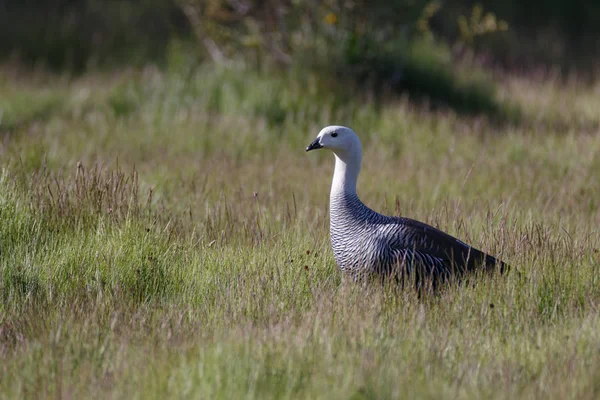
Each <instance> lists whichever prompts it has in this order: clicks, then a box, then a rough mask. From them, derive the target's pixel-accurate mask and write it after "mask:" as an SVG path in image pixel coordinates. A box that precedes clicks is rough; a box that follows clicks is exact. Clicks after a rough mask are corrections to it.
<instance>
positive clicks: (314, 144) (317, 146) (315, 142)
mask: <svg viewBox="0 0 600 400" xmlns="http://www.w3.org/2000/svg"><path fill="white" fill-rule="evenodd" d="M321 147H323V146H321V143H319V138H316V139H315V140H313V142H312V143H311V144H309V145H308V147H307V148H306V151H311V150H315V149H320V148H321Z"/></svg>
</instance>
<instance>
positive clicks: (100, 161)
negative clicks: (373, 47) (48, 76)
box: [0, 67, 600, 399]
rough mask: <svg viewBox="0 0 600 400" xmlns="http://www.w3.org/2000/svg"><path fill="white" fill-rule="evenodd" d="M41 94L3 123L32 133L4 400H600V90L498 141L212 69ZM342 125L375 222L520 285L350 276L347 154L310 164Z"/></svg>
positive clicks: (1, 259)
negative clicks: (464, 251) (42, 107)
mask: <svg viewBox="0 0 600 400" xmlns="http://www.w3.org/2000/svg"><path fill="white" fill-rule="evenodd" d="M20 84H21V83H20V82H19V80H18V79H16V80H2V86H3V88H6V92H4V93H8V94H7V95H6V96H5V97H3V99H2V101H3V103H2V104H6V105H5V106H4V107H5V108H7V109H9V108H10V109H11V110H13V111H11V113H12V117H11V118H13V120H15V121H24V122H25V123H23V124H18V125H14V126H13V128H11V129H10V130H7V131H3V130H1V129H0V132H1V133H0V135H2V137H0V160H1V161H0V162H1V164H0V167H1V168H2V172H1V173H0V277H1V282H0V298H1V299H2V302H1V305H0V357H1V359H2V367H1V368H0V374H2V375H1V376H0V393H2V396H5V397H23V396H33V397H40V396H46V397H82V396H85V397H98V396H101V397H115V398H131V397H139V398H152V397H156V398H164V397H194V398H215V397H216V398H242V397H248V398H261V399H262V398H311V399H312V398H340V399H342V398H344V399H346V398H365V399H366V398H388V397H396V398H398V397H406V398H413V397H423V398H440V397H444V398H450V397H451V398H455V397H460V398H484V397H494V398H514V397H530V396H533V397H545V398H547V397H555V398H595V397H596V395H597V393H598V390H600V387H599V386H598V384H597V383H596V382H598V379H597V378H598V370H599V367H600V357H599V355H598V354H599V353H598V351H597V349H598V345H599V344H600V336H599V333H598V332H600V329H599V328H600V318H599V315H598V311H597V310H598V304H599V300H600V270H599V269H598V264H599V263H600V254H599V249H600V233H599V232H598V226H599V223H600V212H599V210H598V199H600V181H599V180H598V177H597V174H598V171H599V167H600V158H599V156H598V154H599V150H600V136H598V130H597V128H593V127H594V126H595V125H594V124H595V123H596V122H597V121H598V118H600V117H599V115H600V114H598V112H594V111H593V110H594V108H593V107H592V106H589V107H588V106H586V104H588V103H587V102H586V101H584V100H582V99H589V104H594V97H593V96H592V95H591V94H590V93H591V92H588V91H587V90H584V89H581V88H577V89H576V88H575V87H567V88H566V89H565V91H564V92H562V91H561V90H562V89H561V88H560V87H559V86H558V85H557V84H555V83H553V82H551V83H538V84H536V85H527V86H525V85H514V84H507V85H506V87H505V88H504V90H505V93H504V95H505V96H511V97H513V98H515V99H519V101H521V102H523V103H526V99H537V98H538V96H536V93H543V94H544V99H538V100H537V101H538V103H535V102H529V103H527V104H526V105H524V106H523V109H524V113H523V115H524V117H523V118H524V121H523V123H522V124H518V125H514V124H513V125H510V124H507V125H505V126H498V125H496V124H494V123H491V122H487V121H486V120H485V119H483V118H478V117H472V118H468V119H464V118H460V117H458V116H457V115H456V114H454V113H452V112H450V111H438V112H430V111H427V110H426V109H424V108H423V107H421V106H418V107H417V106H413V105H411V104H410V103H409V102H408V101H406V99H398V100H394V101H390V102H388V103H386V104H385V105H383V104H375V103H374V102H373V101H372V100H370V97H369V96H368V95H367V94H365V95H364V96H362V97H361V96H358V97H356V98H350V97H347V93H343V94H340V93H333V92H325V91H323V89H322V87H320V86H319V85H318V84H317V83H315V84H314V86H311V84H310V79H307V81H306V82H296V81H294V80H287V79H286V77H285V76H279V75H273V76H264V75H259V74H255V73H251V72H244V71H215V70H213V69H210V68H205V67H202V68H200V69H199V70H198V71H197V72H196V73H194V74H192V75H189V74H178V73H174V72H171V73H162V72H159V71H156V70H154V69H151V68H149V69H146V70H144V71H138V72H135V71H131V72H128V73H124V74H121V75H118V76H117V75H101V74H97V75H89V76H85V77H83V78H81V79H78V80H73V81H67V80H63V81H60V82H59V83H58V84H56V83H55V84H53V85H50V84H48V83H43V82H41V83H38V84H37V86H33V87H32V86H23V87H24V88H25V89H23V90H21V89H20V87H21V86H19V85H20ZM49 88H50V89H49ZM38 90H39V93H42V94H47V93H48V91H49V90H50V93H51V95H52V96H57V98H59V97H60V104H61V106H60V107H57V108H56V109H53V111H52V112H51V113H49V114H48V115H45V116H44V118H43V119H39V118H35V117H32V114H31V111H30V110H29V108H28V107H26V106H23V104H27V102H23V101H22V100H21V99H23V98H36V96H35V94H36V93H37V91H38ZM589 90H593V89H589ZM561 96H570V97H569V98H570V99H571V100H568V101H567V100H560V101H559V100H556V99H560V98H561ZM552 99H555V100H552ZM561 102H564V103H561ZM31 104H32V109H33V108H34V107H35V104H34V103H33V102H32V103H31ZM537 104H539V106H538V105H537ZM545 104H564V108H561V109H560V112H559V111H556V113H553V112H552V111H551V110H552V108H549V109H546V108H544V105H545ZM557 107H558V106H557ZM559 108H560V107H559ZM580 108H583V109H585V110H587V111H586V112H585V113H581V114H579V111H578V110H580ZM599 109H600V108H595V110H599ZM575 115H580V118H581V119H580V121H583V122H584V124H582V125H578V124H577V123H576V121H575V119H574V116H575ZM536 116H540V118H539V119H536V118H537V117H536ZM584 120H585V121H584ZM595 121H596V122H595ZM588 122H589V123H588ZM333 123H336V124H345V125H349V126H352V127H353V128H355V130H356V131H357V132H358V134H359V136H360V137H361V139H362V141H363V144H364V147H365V148H364V163H363V169H362V175H361V177H360V179H359V194H360V196H361V198H362V199H363V200H364V201H365V202H366V203H367V204H368V205H370V206H371V207H372V208H374V209H376V210H379V211H382V212H386V213H390V214H402V215H404V216H408V217H412V218H416V219H420V220H423V221H426V222H429V223H431V224H434V225H436V226H439V227H440V228H442V229H444V230H446V231H448V232H450V233H452V234H454V235H457V236H459V237H460V238H462V239H464V240H466V241H468V242H470V243H472V244H473V245H476V246H477V247H479V248H482V249H485V250H486V251H489V252H491V253H492V254H496V255H501V256H502V258H503V259H504V260H506V261H507V262H508V263H510V264H511V265H512V266H513V267H514V268H515V270H517V271H518V272H519V273H511V274H508V275H506V276H495V277H477V278H476V279H475V280H473V281H471V282H469V283H465V284H462V285H455V286H450V287H448V288H446V289H445V290H443V291H442V292H441V293H440V294H439V295H437V296H434V297H424V298H423V297H421V298H419V296H418V295H417V293H415V292H414V290H412V289H411V288H409V287H407V288H404V289H401V288H399V287H395V286H393V285H389V286H384V287H381V286H379V285H368V286H366V287H363V286H357V285H355V284H353V283H350V282H346V281H345V280H343V279H342V277H341V276H340V274H339V273H338V271H337V270H336V268H335V264H334V261H333V258H332V255H331V251H330V248H329V242H328V240H329V238H328V214H327V201H328V190H329V184H330V179H331V174H332V170H333V160H332V156H331V155H330V154H327V153H325V152H322V153H319V152H313V153H310V154H306V153H305V152H304V147H305V146H306V144H307V143H308V142H309V141H310V140H312V139H313V137H314V136H315V135H316V134H317V132H318V131H319V129H320V128H321V127H322V126H324V125H327V124H333ZM565 126H568V127H571V128H570V129H564V127H565ZM582 126H585V127H587V128H589V129H582V128H581V127H582ZM1 127H2V125H0V128H1ZM590 127H591V128H590Z"/></svg>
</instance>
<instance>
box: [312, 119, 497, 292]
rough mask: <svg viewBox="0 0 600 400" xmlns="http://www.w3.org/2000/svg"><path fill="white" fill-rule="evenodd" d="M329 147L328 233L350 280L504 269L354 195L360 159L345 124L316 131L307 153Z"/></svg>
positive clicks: (455, 241)
mask: <svg viewBox="0 0 600 400" xmlns="http://www.w3.org/2000/svg"><path fill="white" fill-rule="evenodd" d="M318 148H328V149H331V150H332V151H333V152H334V154H335V159H336V164H335V170H334V174H333V182H332V185H331V194H330V204H329V207H330V218H331V221H330V223H331V224H330V233H331V245H332V248H333V253H334V257H335V261H336V263H337V265H338V267H339V268H340V270H341V271H342V272H344V273H347V274H349V275H351V276H353V277H354V278H355V279H360V278H362V277H365V276H368V275H372V274H387V275H393V276H396V277H399V276H402V275H403V274H406V273H414V274H415V275H416V276H417V277H431V278H433V279H434V281H445V280H447V279H448V278H450V277H452V276H460V275H463V274H464V273H465V272H468V271H474V270H477V269H478V268H482V269H487V270H494V269H496V268H498V269H499V270H500V271H503V270H504V269H505V268H506V267H507V266H506V265H505V264H504V263H502V262H501V261H498V260H496V259H495V258H494V257H492V256H489V255H486V254H484V253H482V252H481V251H479V250H477V249H475V248H473V247H471V246H469V245H467V244H465V243H463V242H461V241H460V240H458V239H456V238H454V237H452V236H450V235H448V234H446V233H444V232H442V231H440V230H438V229H436V228H434V227H432V226H429V225H427V224H424V223H421V222H418V221H415V220H412V219H408V218H400V217H389V216H385V215H382V214H379V213H377V212H375V211H373V210H371V209H370V208H368V207H367V206H366V205H364V204H363V203H362V202H361V201H360V199H359V198H358V195H357V193H356V181H357V179H358V174H359V172H360V164H361V161H362V148H361V145H360V140H359V139H358V136H356V134H355V133H354V132H353V131H352V130H351V129H349V128H346V127H341V126H329V127H326V128H324V129H323V130H321V132H320V133H319V135H318V137H317V139H315V141H314V142H312V143H311V144H310V145H309V146H308V147H307V149H306V150H307V151H309V150H313V149H318Z"/></svg>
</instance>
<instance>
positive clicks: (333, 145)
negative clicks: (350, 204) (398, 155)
mask: <svg viewBox="0 0 600 400" xmlns="http://www.w3.org/2000/svg"><path fill="white" fill-rule="evenodd" d="M315 149H329V150H331V151H333V153H334V154H335V170H334V173H333V182H332V185H331V198H332V199H334V198H336V197H337V195H338V194H339V193H340V192H343V193H353V194H356V180H357V179H358V174H359V173H360V163H361V159H362V147H361V145H360V140H359V139H358V136H356V133H354V131H353V130H352V129H350V128H346V127H345V126H335V125H334V126H328V127H325V128H323V129H321V132H319V135H318V136H317V138H316V139H315V140H314V141H313V142H312V143H311V144H309V145H308V147H307V148H306V151H311V150H315Z"/></svg>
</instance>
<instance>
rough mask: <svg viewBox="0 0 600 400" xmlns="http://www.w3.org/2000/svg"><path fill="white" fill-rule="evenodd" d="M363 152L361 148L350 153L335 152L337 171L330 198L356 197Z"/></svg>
mask: <svg viewBox="0 0 600 400" xmlns="http://www.w3.org/2000/svg"><path fill="white" fill-rule="evenodd" d="M361 161H362V150H361V148H360V146H359V147H356V148H354V149H353V150H349V151H336V152H335V170H334V171H333V182H332V183H331V193H330V197H331V198H332V199H333V198H335V197H337V196H338V195H342V194H344V195H356V181H357V179H358V174H359V173H360V163H361Z"/></svg>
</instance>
